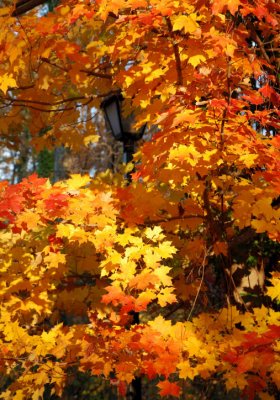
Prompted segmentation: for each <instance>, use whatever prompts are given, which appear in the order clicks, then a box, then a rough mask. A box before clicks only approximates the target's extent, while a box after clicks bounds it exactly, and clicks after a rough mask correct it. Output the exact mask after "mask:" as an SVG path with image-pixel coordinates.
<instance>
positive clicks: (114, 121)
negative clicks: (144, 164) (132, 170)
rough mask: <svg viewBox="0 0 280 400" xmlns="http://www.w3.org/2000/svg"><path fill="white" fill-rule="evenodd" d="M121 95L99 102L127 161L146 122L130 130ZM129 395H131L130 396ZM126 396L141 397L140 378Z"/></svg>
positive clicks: (135, 320) (136, 320)
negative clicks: (140, 126)
mask: <svg viewBox="0 0 280 400" xmlns="http://www.w3.org/2000/svg"><path fill="white" fill-rule="evenodd" d="M122 101H123V97H122V95H121V94H115V95H112V96H110V97H108V98H106V99H105V100H103V101H102V103H101V108H102V109H103V111H104V113H105V117H106V120H107V122H108V124H109V127H110V130H111V132H112V134H113V136H114V138H115V139H116V140H118V141H120V142H122V143H123V162H124V163H125V164H127V163H129V162H130V161H132V159H133V153H134V144H135V142H136V141H137V140H139V139H141V138H142V136H143V135H144V132H145V129H146V124H145V125H144V126H143V127H142V128H141V129H140V131H138V132H135V133H134V132H131V131H130V126H131V123H132V121H133V118H132V117H131V116H130V117H128V118H123V117H122V113H121V102H122ZM126 178H127V179H128V181H130V180H131V175H130V174H128V175H126ZM132 323H133V325H136V324H139V313H137V312H133V322H132ZM130 396H131V397H130ZM128 398H131V399H132V400H141V399H142V384H141V378H140V377H136V378H134V379H133V381H132V393H129V394H128Z"/></svg>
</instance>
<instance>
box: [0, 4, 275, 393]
mask: <svg viewBox="0 0 280 400" xmlns="http://www.w3.org/2000/svg"><path fill="white" fill-rule="evenodd" d="M12 11H13V6H11V7H7V8H2V9H0V23H1V34H0V57H1V66H0V90H1V91H0V95H1V98H0V101H1V110H0V123H1V135H2V138H1V139H2V143H3V145H4V146H7V147H9V146H16V145H17V134H18V132H21V131H22V130H23V129H28V130H29V132H30V134H31V135H32V145H33V146H34V149H35V150H36V151H39V150H42V149H44V148H45V147H48V148H53V147H55V146H58V145H61V144H63V145H65V146H68V147H70V148H72V149H75V150H76V151H77V150H78V149H79V148H80V147H81V146H83V145H87V144H88V143H90V142H95V141H96V140H97V138H98V132H96V131H95V127H94V124H93V122H92V120H91V119H90V118H86V119H83V116H84V115H85V114H84V113H83V110H85V109H93V108H98V107H100V102H101V101H102V99H104V98H105V97H106V96H107V95H108V94H109V93H112V92H119V91H121V92H122V95H123V96H124V109H125V111H126V112H127V113H128V114H129V112H131V110H133V111H134V113H135V117H136V125H135V128H137V127H140V126H142V125H143V124H144V123H147V125H148V129H149V128H151V127H152V126H153V127H156V130H157V132H156V133H155V134H154V135H153V136H152V138H150V139H149V140H148V138H147V140H146V141H145V143H144V144H143V145H142V146H141V148H140V149H139V151H138V152H137V154H136V155H135V158H134V159H135V163H136V170H135V171H134V172H133V173H132V182H131V184H130V185H127V182H126V181H125V179H124V178H122V174H120V175H118V176H112V174H110V172H107V173H104V174H101V175H100V176H97V177H95V178H94V179H91V178H90V177H89V176H87V175H85V176H80V175H72V176H71V178H70V179H68V180H66V181H62V182H57V183H55V184H51V183H50V182H49V181H48V180H47V179H43V178H38V177H37V176H36V175H31V176H30V177H28V178H26V179H24V180H23V181H22V182H20V183H18V184H16V185H9V184H8V183H7V182H5V181H3V182H1V184H0V185H1V186H0V196H1V197H0V224H1V226H0V227H1V230H0V242H1V250H0V252H1V266H0V299H1V308H0V310H1V314H0V328H1V329H0V370H1V375H2V376H3V377H5V379H3V384H2V394H1V395H0V398H2V399H11V400H12V399H17V400H19V399H32V400H37V399H41V398H43V394H44V392H45V391H46V388H47V387H48V388H49V390H50V391H51V393H53V394H56V395H57V396H63V390H64V388H65V387H66V386H67V384H68V383H69V380H70V379H71V373H72V372H73V368H76V370H79V371H82V372H85V371H90V373H91V374H92V375H100V376H102V377H104V379H107V380H110V379H111V380H112V381H113V380H114V382H117V385H118V387H119V393H120V395H125V392H126V387H127V385H129V384H130V383H131V382H132V380H133V379H134V377H136V376H146V377H148V378H149V379H156V382H158V383H157V386H158V393H159V395H160V396H174V397H179V396H180V395H182V396H187V394H188V393H189V392H188V390H189V388H191V387H192V384H193V382H195V381H196V380H197V379H198V377H199V379H202V380H203V381H205V382H213V381H215V382H217V381H219V382H220V384H221V385H224V386H223V387H224V390H225V391H227V392H228V393H229V394H228V395H230V393H232V391H233V390H238V393H239V396H240V398H245V399H254V398H256V399H257V398H258V397H257V396H259V398H261V399H273V398H276V396H277V393H278V392H279V390H280V342H279V337H280V324H279V293H280V272H279V265H278V259H277V255H278V254H279V244H278V243H279V239H280V224H279V217H280V209H279V195H280V175H279V167H280V162H279V159H280V158H279V148H280V139H279V136H277V135H275V132H276V131H277V129H278V128H279V118H278V117H279V109H278V105H279V98H280V95H279V50H278V53H277V48H279V12H280V8H279V5H278V4H277V2H274V1H273V0H253V1H248V0H228V1H224V0H200V1H199V0H188V1H185V0H184V1H183V0H178V1H173V0H170V1H169V0H151V1H148V0H118V1H106V0H95V1H94V0H92V1H89V2H83V1H78V0H71V1H62V2H61V3H60V5H59V6H58V7H57V8H56V9H55V10H54V12H51V13H48V14H47V15H46V16H39V15H38V12H37V10H33V11H31V12H30V13H28V14H26V15H23V16H20V17H12V16H11V14H12ZM275 49H276V50H275ZM277 57H278V58H277ZM277 63H278V64H277ZM46 128H48V129H46ZM127 168H128V169H129V168H130V169H132V166H130V165H129V166H128V167H127ZM133 312H137V313H140V323H139V324H137V325H135V324H134V325H133V324H132V314H133ZM182 398H191V397H182Z"/></svg>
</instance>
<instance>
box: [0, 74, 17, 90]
mask: <svg viewBox="0 0 280 400" xmlns="http://www.w3.org/2000/svg"><path fill="white" fill-rule="evenodd" d="M16 87H17V82H16V80H15V79H14V78H13V76H12V75H9V74H8V73H5V74H4V75H3V76H2V77H1V78H0V90H2V92H4V94H6V93H7V90H8V89H9V88H16Z"/></svg>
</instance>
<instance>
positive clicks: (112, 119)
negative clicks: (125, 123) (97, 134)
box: [105, 101, 122, 139]
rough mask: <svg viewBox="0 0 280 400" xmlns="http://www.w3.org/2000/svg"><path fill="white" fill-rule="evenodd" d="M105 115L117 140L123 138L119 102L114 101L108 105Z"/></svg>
mask: <svg viewBox="0 0 280 400" xmlns="http://www.w3.org/2000/svg"><path fill="white" fill-rule="evenodd" d="M105 113H106V116H107V119H108V122H109V124H110V128H111V130H112V133H113V135H114V136H115V138H116V139H120V138H121V137H122V126H121V121H120V115H119V109H118V104H117V102H115V101H113V102H111V103H109V104H107V105H106V108H105Z"/></svg>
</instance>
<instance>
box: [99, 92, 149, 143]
mask: <svg viewBox="0 0 280 400" xmlns="http://www.w3.org/2000/svg"><path fill="white" fill-rule="evenodd" d="M122 101H123V97H122V95H121V94H114V95H112V96H110V97H108V98H106V99H105V100H103V101H102V103H101V108H102V109H103V110H104V113H105V117H106V120H107V122H108V124H109V126H110V129H111V131H112V134H113V136H114V138H115V139H116V140H119V141H120V142H126V141H133V142H135V141H137V140H139V139H141V137H142V136H143V134H144V132H145V128H146V125H144V126H143V127H142V128H141V129H140V131H138V132H135V133H134V132H131V131H130V126H131V124H132V122H133V116H132V115H131V116H129V117H127V118H123V116H122V112H121V102H122Z"/></svg>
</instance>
